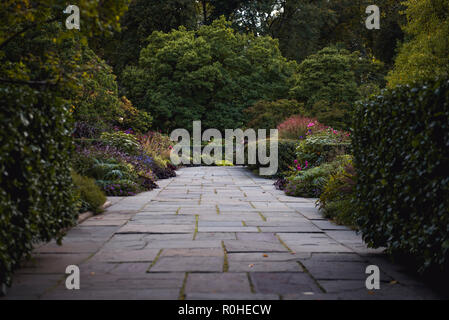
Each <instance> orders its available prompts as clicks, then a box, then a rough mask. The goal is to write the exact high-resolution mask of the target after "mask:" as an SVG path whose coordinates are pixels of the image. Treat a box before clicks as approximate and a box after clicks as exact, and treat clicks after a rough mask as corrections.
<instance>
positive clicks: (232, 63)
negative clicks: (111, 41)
mask: <svg viewBox="0 0 449 320" xmlns="http://www.w3.org/2000/svg"><path fill="white" fill-rule="evenodd" d="M230 25H231V23H230V22H227V21H225V20H224V19H219V20H215V21H214V22H213V23H212V25H210V26H202V27H200V28H199V29H198V30H197V31H187V30H185V29H180V30H175V31H172V32H170V33H168V34H165V33H162V32H155V33H153V34H152V36H151V37H150V39H149V45H148V46H147V47H146V48H144V49H143V50H142V52H141V57H140V60H139V66H138V67H137V68H136V67H129V68H127V69H126V70H125V72H124V74H123V86H124V87H125V89H126V90H125V94H126V96H128V97H129V98H130V99H131V100H132V101H133V102H134V103H135V104H136V106H137V107H138V108H139V109H144V110H147V111H149V112H150V113H151V114H152V115H153V116H154V120H155V121H154V124H155V125H156V126H158V127H159V129H163V130H167V131H169V130H172V129H175V128H191V127H192V121H193V120H202V121H203V122H204V127H209V128H217V129H226V128H229V129H230V128H238V127H241V126H242V125H243V121H244V120H245V119H244V115H243V112H242V111H243V110H244V109H245V108H247V107H249V106H251V105H253V104H254V103H255V102H256V101H259V100H261V99H265V100H276V99H279V98H282V97H285V96H287V95H288V90H289V88H290V86H289V81H290V78H291V76H292V74H293V73H294V71H295V69H296V63H294V62H287V60H286V59H285V58H284V57H282V54H281V52H280V51H279V48H278V45H277V41H276V40H273V39H272V38H271V37H268V36H266V37H256V36H254V35H252V34H249V35H247V34H240V33H237V32H235V31H234V30H233V29H231V28H230Z"/></svg>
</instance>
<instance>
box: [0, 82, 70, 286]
mask: <svg viewBox="0 0 449 320" xmlns="http://www.w3.org/2000/svg"><path fill="white" fill-rule="evenodd" d="M0 100H1V101H2V108H0V125H1V128H2V130H1V131H0V141H1V143H0V284H8V285H9V284H10V281H11V274H12V272H13V270H14V268H15V267H16V266H17V265H18V263H19V262H20V261H21V260H22V259H23V258H25V257H26V256H27V255H28V254H29V253H30V252H31V250H32V244H33V243H34V242H37V241H49V240H51V239H53V238H56V239H58V240H60V239H61V237H62V235H63V234H62V230H63V229H65V228H67V227H70V226H72V225H73V224H74V223H75V222H76V217H77V213H76V208H75V197H74V194H73V185H72V179H71V176H70V170H69V168H70V155H71V150H72V139H71V137H70V129H71V128H70V126H71V124H70V122H69V121H67V119H70V116H69V111H68V106H64V104H63V102H62V101H61V99H58V98H55V96H54V95H53V94H52V93H50V92H48V91H47V92H46V93H43V92H41V93H39V92H38V91H36V90H33V89H31V88H29V87H27V86H13V85H9V86H0Z"/></svg>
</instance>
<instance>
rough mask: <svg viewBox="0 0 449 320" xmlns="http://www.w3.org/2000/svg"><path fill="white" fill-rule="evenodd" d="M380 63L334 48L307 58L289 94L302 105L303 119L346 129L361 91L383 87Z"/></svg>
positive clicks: (300, 66) (299, 69)
mask: <svg viewBox="0 0 449 320" xmlns="http://www.w3.org/2000/svg"><path fill="white" fill-rule="evenodd" d="M383 68H384V66H383V64H382V63H381V62H379V61H370V60H368V59H366V58H363V57H361V56H360V55H359V53H358V52H353V53H350V52H349V51H347V50H345V49H340V48H338V47H328V48H324V49H323V50H321V51H319V52H318V53H316V54H314V55H311V56H309V57H307V58H306V59H305V60H304V61H303V62H302V63H301V64H300V65H299V68H298V73H297V74H296V75H295V85H294V86H293V88H292V89H291V91H290V95H291V96H292V97H293V98H295V99H296V100H298V101H302V102H304V103H305V109H306V113H305V115H306V116H309V117H316V118H317V119H318V120H319V121H320V122H321V123H324V124H326V125H329V126H332V127H334V128H337V129H348V128H349V127H350V119H351V116H350V113H351V112H352V110H353V105H354V103H355V102H356V101H357V100H358V99H359V98H360V97H361V95H360V93H361V90H360V89H359V87H362V88H363V91H364V93H367V92H368V93H369V90H368V88H371V87H373V86H374V89H372V91H373V92H375V87H376V86H382V85H383Z"/></svg>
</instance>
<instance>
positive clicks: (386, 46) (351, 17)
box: [321, 0, 405, 65]
mask: <svg viewBox="0 0 449 320" xmlns="http://www.w3.org/2000/svg"><path fill="white" fill-rule="evenodd" d="M373 4H375V5H377V6H378V7H379V8H380V14H381V20H380V29H379V30H375V31H373V30H368V29H366V26H365V21H364V17H368V14H366V12H365V11H366V8H367V7H368V6H369V5H373ZM328 7H329V10H331V11H332V12H334V15H335V16H336V17H337V19H336V20H335V21H334V22H332V23H331V28H330V29H328V30H325V34H323V37H322V38H323V39H322V40H321V41H322V43H323V44H324V45H323V46H326V45H329V44H331V43H333V44H335V43H341V44H343V45H344V47H345V48H346V49H348V50H350V51H360V52H363V53H365V55H367V56H369V57H375V58H376V59H379V60H380V61H382V62H384V63H387V64H389V65H391V64H392V62H393V58H394V56H395V55H396V51H395V50H396V45H397V42H399V41H401V40H402V39H403V36H404V35H403V32H402V30H401V27H400V26H401V25H402V24H403V22H404V20H405V19H404V18H403V17H402V16H401V14H400V12H401V11H402V10H403V5H402V4H401V1H397V0H377V1H376V2H375V3H374V2H373V1H371V0H359V1H353V0H339V1H328Z"/></svg>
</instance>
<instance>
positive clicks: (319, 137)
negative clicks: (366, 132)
mask: <svg viewBox="0 0 449 320" xmlns="http://www.w3.org/2000/svg"><path fill="white" fill-rule="evenodd" d="M349 149H350V140H349V137H348V135H347V133H345V132H338V131H335V130H333V129H327V130H324V131H320V132H318V133H315V134H312V135H308V136H307V137H306V138H305V139H303V140H301V142H300V143H299V145H298V147H297V149H296V159H297V160H298V161H299V163H301V164H304V163H305V162H306V161H307V162H308V166H309V167H316V166H320V165H321V164H324V163H326V162H332V161H334V160H335V159H336V158H337V157H338V156H341V155H344V154H346V153H348V152H349Z"/></svg>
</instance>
